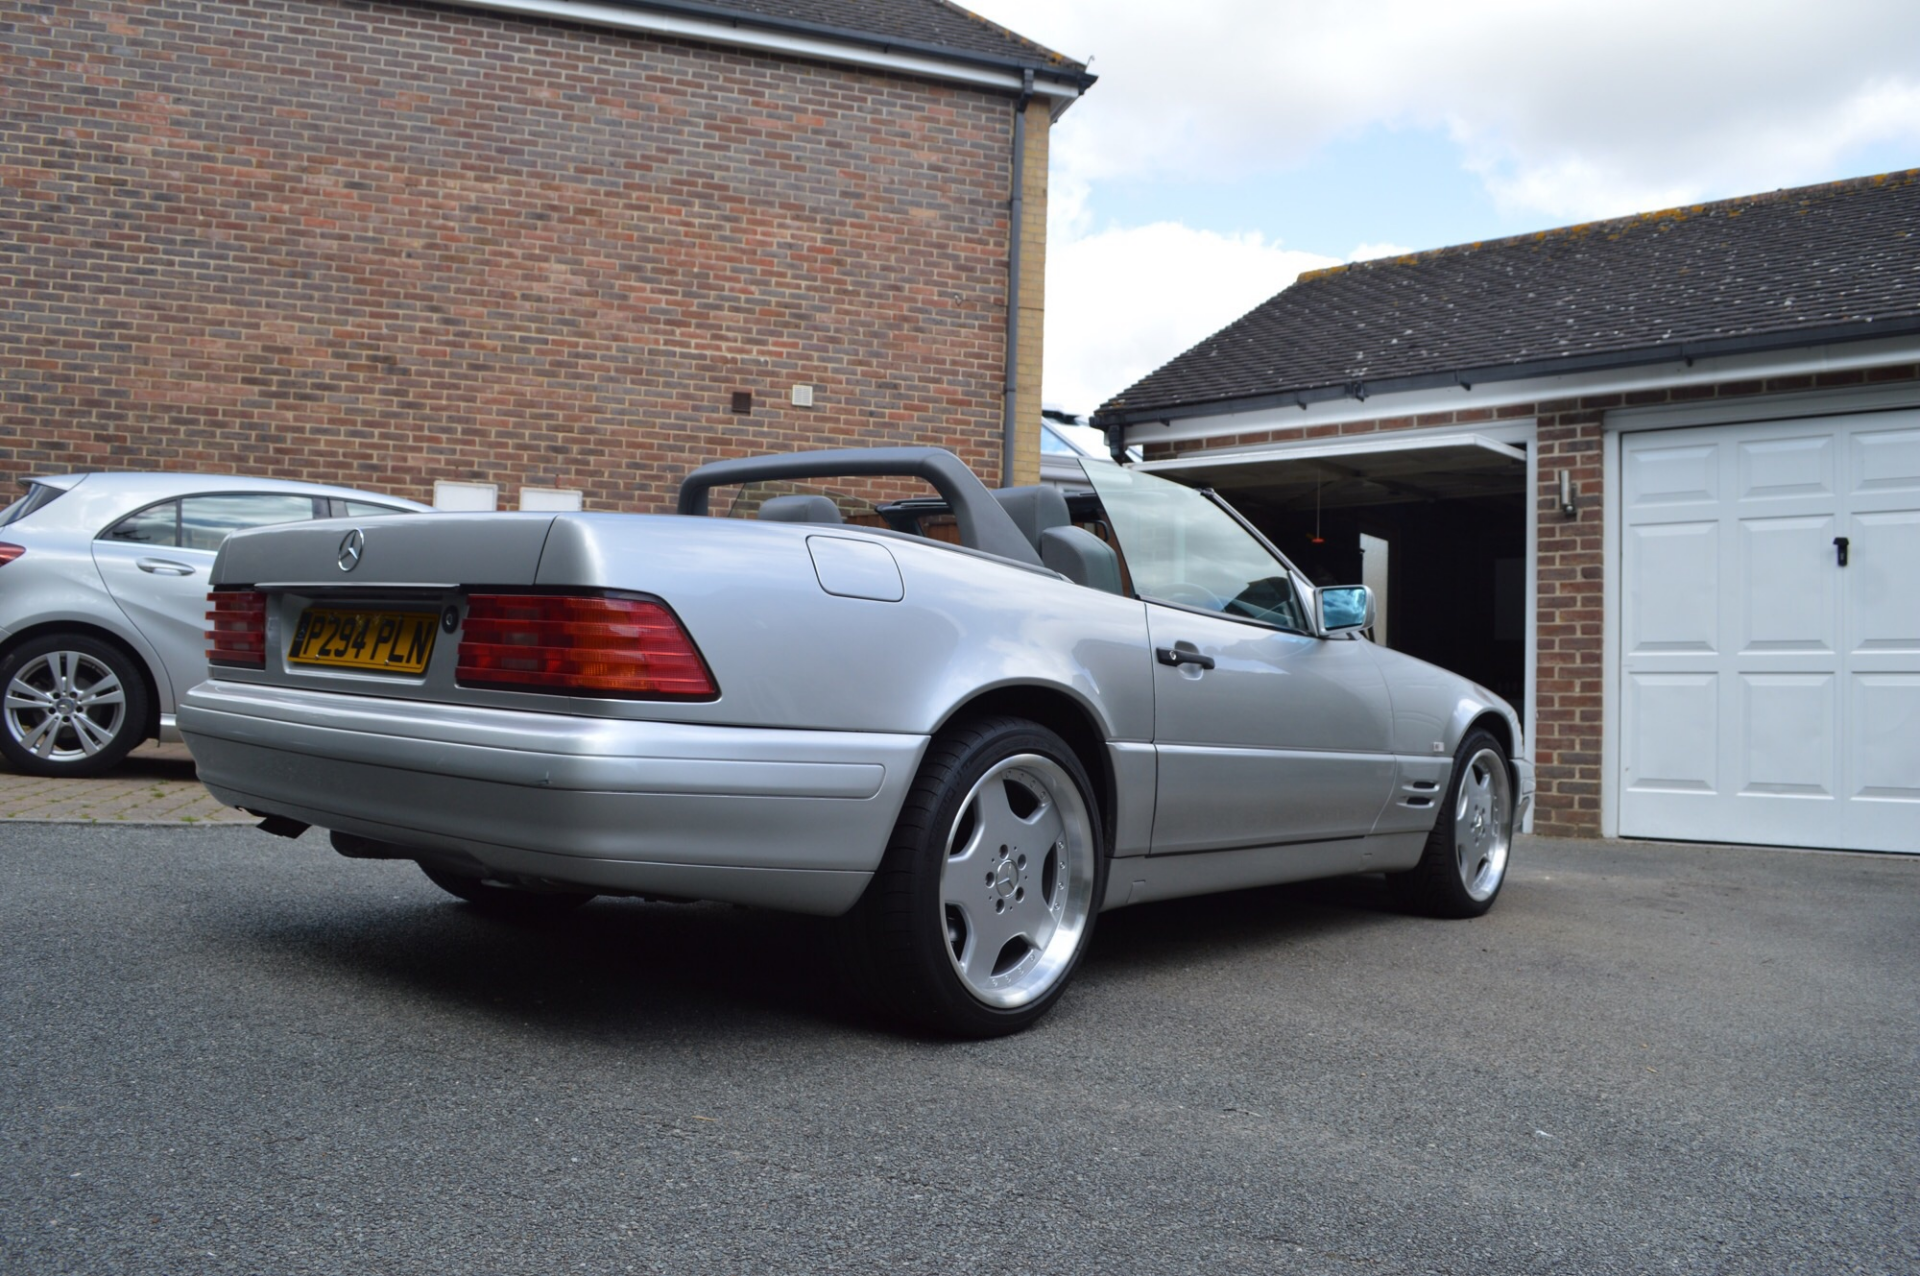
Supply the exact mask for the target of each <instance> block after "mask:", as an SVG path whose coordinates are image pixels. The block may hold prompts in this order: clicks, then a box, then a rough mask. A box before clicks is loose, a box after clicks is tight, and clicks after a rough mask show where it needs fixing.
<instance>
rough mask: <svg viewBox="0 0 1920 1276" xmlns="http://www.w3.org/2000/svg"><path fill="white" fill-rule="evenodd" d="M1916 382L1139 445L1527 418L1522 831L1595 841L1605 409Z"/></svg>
mask: <svg viewBox="0 0 1920 1276" xmlns="http://www.w3.org/2000/svg"><path fill="white" fill-rule="evenodd" d="M1912 380H1920V365H1913V364H1908V365H1902V366H1896V367H1888V368H1880V369H1875V370H1872V371H1852V372H1831V373H1823V374H1821V375H1819V376H1796V377H1776V378H1772V379H1770V380H1765V381H1761V380H1749V381H1730V382H1723V383H1721V384H1718V385H1699V386H1676V387H1673V388H1671V389H1660V390H1645V391H1637V392H1635V393H1631V394H1608V395H1597V396H1591V397H1587V398H1579V399H1553V400H1542V401H1540V402H1536V403H1516V404H1511V405H1509V406H1506V407H1502V408H1498V409H1484V408H1482V409H1472V410H1462V411H1458V412H1435V413H1429V414H1426V415H1422V416H1402V417H1383V418H1380V419H1377V420H1368V421H1349V422H1344V423H1342V424H1339V425H1318V426H1309V427H1305V428H1297V429H1291V430H1289V429H1274V430H1258V431H1250V432H1247V433H1242V434H1234V435H1222V436H1218V437H1215V438H1210V439H1207V440H1205V441H1204V442H1200V443H1184V444H1165V443H1157V444H1149V445H1147V447H1146V449H1145V455H1146V459H1148V460H1159V459H1162V458H1164V457H1170V456H1181V455H1192V454H1194V453H1195V452H1199V451H1204V450H1206V449H1207V448H1218V447H1236V446H1246V445H1249V444H1257V443H1288V442H1295V441H1298V440H1301V439H1308V438H1329V437H1335V436H1340V435H1359V434H1375V433H1379V432H1381V431H1387V430H1407V429H1418V428H1428V427H1434V426H1450V425H1459V426H1471V425H1484V424H1487V423H1489V422H1498V421H1515V420H1529V419H1530V420H1533V421H1534V422H1535V426H1536V434H1535V441H1536V447H1537V448H1538V451H1539V462H1538V466H1537V472H1538V475H1539V490H1538V491H1537V492H1535V493H1534V511H1535V514H1534V517H1535V520H1536V525H1537V529H1538V533H1539V535H1538V542H1537V543H1538V547H1539V588H1538V616H1539V638H1538V660H1537V664H1536V667H1535V675H1534V676H1535V681H1534V689H1535V695H1536V700H1535V710H1536V719H1537V720H1536V722H1535V725H1534V746H1533V747H1534V763H1535V765H1536V766H1537V768H1538V776H1537V778H1538V781H1539V794H1538V797H1537V798H1536V800H1535V813H1534V830H1535V831H1536V832H1539V833H1546V834H1552V835H1559V836H1569V837H1597V836H1598V835H1599V833H1600V783H1601V775H1600V738H1601V712H1602V711H1601V695H1602V691H1601V684H1602V680H1603V678H1604V676H1605V675H1604V670H1603V664H1602V661H1603V653H1602V648H1603V643H1604V633H1605V625H1606V611H1605V607H1604V603H1603V590H1604V588H1605V580H1604V576H1605V567H1604V562H1605V559H1604V547H1603V545H1602V523H1603V504H1602V502H1603V498H1604V496H1605V492H1604V490H1603V483H1602V475H1601V452H1600V439H1601V432H1602V426H1603V423H1604V420H1605V416H1606V413H1607V412H1608V411H1610V410H1612V409H1615V408H1630V407H1647V406H1652V405H1656V404H1662V403H1692V402H1698V401H1700V400H1706V399H1735V398H1741V397H1747V396H1754V395H1761V394H1789V393H1799V392H1804V391H1807V390H1818V389H1827V388H1835V387H1842V386H1855V385H1865V384H1869V383H1876V382H1890V381H1912ZM1561 470H1566V471H1567V472H1568V473H1569V474H1570V476H1571V477H1572V480H1573V485H1574V489H1575V493H1576V501H1575V504H1576V513H1575V516H1574V517H1573V518H1571V519H1568V518H1564V517H1562V516H1561V513H1560V493H1559V472H1560V471H1561Z"/></svg>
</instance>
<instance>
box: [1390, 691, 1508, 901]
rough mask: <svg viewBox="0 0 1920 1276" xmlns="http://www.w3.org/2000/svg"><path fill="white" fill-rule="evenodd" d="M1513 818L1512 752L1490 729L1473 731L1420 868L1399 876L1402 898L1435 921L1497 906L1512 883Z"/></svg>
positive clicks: (1456, 761)
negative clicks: (1503, 888) (1509, 879)
mask: <svg viewBox="0 0 1920 1276" xmlns="http://www.w3.org/2000/svg"><path fill="white" fill-rule="evenodd" d="M1513 820H1514V802H1513V767H1512V766H1511V765H1510V764H1509V763H1508V761H1507V752H1506V750H1505V749H1504V748H1503V747H1501V744H1500V741H1499V740H1497V739H1495V738H1494V736H1493V734H1492V733H1491V732H1488V731H1483V730H1479V729H1477V728H1476V729H1475V730H1472V731H1469V732H1467V738H1466V739H1464V740H1462V741H1461V742H1460V747H1459V749H1458V750H1456V751H1455V752H1454V755H1453V777H1452V779H1451V780H1449V781H1448V783H1447V799H1446V803H1445V805H1444V806H1442V807H1441V810H1440V818H1439V819H1438V820H1436V821H1435V822H1434V826H1433V832H1432V833H1430V834H1429V835H1428V836H1427V846H1426V850H1425V851H1424V852H1422V854H1421V856H1420V863H1419V864H1417V865H1415V866H1414V867H1413V868H1412V869H1411V870H1410V871H1408V872H1406V873H1402V874H1400V875H1399V877H1398V878H1396V879H1395V884H1396V885H1397V886H1398V888H1399V893H1400V898H1401V900H1402V901H1403V902H1404V903H1405V904H1406V905H1407V906H1408V907H1410V908H1412V909H1413V910H1415V911H1416V912H1421V913H1425V914H1426V915H1427V916H1429V917H1478V916H1480V915H1481V914H1482V913H1484V912H1486V911H1487V910H1488V909H1489V908H1492V907H1493V901H1494V900H1495V899H1496V898H1497V897H1498V896H1499V894H1500V887H1501V886H1502V885H1504V884H1505V883H1506V880H1507V865H1508V863H1509V861H1510V859H1511V856H1512V851H1513Z"/></svg>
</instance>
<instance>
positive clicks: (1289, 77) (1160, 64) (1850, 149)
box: [963, 0, 1920, 411]
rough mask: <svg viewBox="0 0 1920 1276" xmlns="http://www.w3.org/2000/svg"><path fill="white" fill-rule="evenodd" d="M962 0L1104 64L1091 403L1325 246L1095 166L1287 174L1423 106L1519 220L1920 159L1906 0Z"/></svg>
mask: <svg viewBox="0 0 1920 1276" xmlns="http://www.w3.org/2000/svg"><path fill="white" fill-rule="evenodd" d="M963 3H968V4H969V5H970V6H971V7H973V8H975V9H978V10H979V11H980V12H982V13H983V14H985V15H986V16H988V17H990V18H992V19H994V20H996V21H999V22H1003V23H1005V24H1007V25H1008V26H1010V27H1012V28H1013V29H1014V30H1016V31H1019V32H1020V33H1021V34H1023V35H1026V36H1029V37H1031V38H1033V39H1035V40H1038V41H1040V42H1041V43H1043V44H1046V45H1048V46H1049V47H1051V48H1054V49H1056V50H1058V51H1060V52H1062V53H1066V54H1068V55H1070V56H1073V57H1076V58H1081V59H1086V58H1089V57H1091V58H1092V59H1093V61H1092V68H1091V69H1092V70H1093V71H1094V73H1095V74H1097V75H1098V76H1100V83H1099V84H1097V85H1096V86H1095V87H1094V88H1093V90H1092V91H1091V92H1090V93H1089V94H1088V96H1087V98H1086V100H1085V101H1082V102H1079V103H1076V104H1075V105H1074V107H1073V109H1072V110H1071V111H1069V112H1068V113H1067V115H1066V116H1065V117H1063V118H1062V119H1061V120H1060V121H1059V122H1058V123H1057V124H1056V126H1055V127H1054V129H1053V131H1052V155H1053V181H1052V192H1051V205H1050V215H1049V230H1050V244H1049V266H1048V274H1047V279H1048V284H1047V291H1048V320H1047V385H1046V390H1045V398H1046V400H1047V402H1048V403H1049V405H1051V406H1059V407H1064V408H1068V409H1070V410H1074V411H1086V410H1089V409H1091V408H1092V407H1093V406H1095V405H1096V404H1098V403H1099V402H1101V401H1103V400H1105V399H1106V398H1108V397H1110V396H1112V395H1113V394H1116V393H1118V392H1119V391H1121V390H1123V389H1125V388H1126V387H1127V386H1128V385H1130V384H1132V383H1133V381H1134V380H1136V379H1138V378H1139V377H1140V376H1143V375H1145V374H1146V373H1147V372H1150V371H1152V370H1153V369H1154V368H1156V367H1158V366H1159V365H1160V364H1162V363H1164V362H1165V361H1166V360H1167V359H1169V358H1171V357H1173V356H1174V355H1176V354H1178V353H1180V352H1181V351H1182V350H1184V349H1186V348H1187V347H1188V346H1190V345H1192V344H1193V343H1194V342H1196V341H1198V340H1200V339H1201V338H1202V337H1205V336H1207V335H1208V334H1209V333H1211V332H1213V331H1216V330H1217V329H1219V328H1220V327H1222V326H1223V325H1225V324H1226V323H1229V322H1231V321H1232V320H1233V319H1235V318H1237V317H1238V316H1239V315H1240V314H1242V313H1244V312H1245V311H1246V310H1247V309H1249V308H1251V307H1252V306H1254V305H1257V304H1258V303H1259V302H1261V301H1262V300H1264V299H1265V298H1267V297H1269V296H1271V295H1272V294H1273V293H1274V292H1276V291H1278V290H1279V288H1281V287H1282V286H1284V285H1285V284H1286V283H1288V282H1290V281H1291V280H1292V278H1293V276H1294V275H1295V274H1296V273H1298V271H1300V270H1301V269H1303V268H1310V267H1312V266H1318V265H1326V264H1332V260H1331V259H1328V258H1321V257H1317V256H1314V255H1312V254H1308V253H1300V252H1292V251H1288V250H1286V249H1283V248H1282V247H1280V246H1279V244H1278V242H1276V241H1274V240H1272V239H1271V238H1267V237H1263V236H1262V235H1260V234H1257V233H1242V234H1237V235H1220V234H1211V233H1207V232H1204V231H1200V230H1196V229H1192V228H1189V227H1185V226H1179V225H1173V224H1161V225H1153V226H1132V227H1129V226H1125V225H1123V224H1120V223H1119V222H1118V221H1117V220H1116V219H1115V217H1114V215H1113V212H1112V210H1111V208H1103V207H1102V203H1101V190H1102V185H1103V183H1108V182H1114V181H1119V180H1125V181H1127V182H1130V183H1133V184H1135V185H1138V184H1140V183H1143V182H1145V183H1160V184H1163V185H1164V186H1167V187H1170V188H1172V189H1177V184H1178V183H1180V182H1182V181H1188V180H1201V181H1207V182H1220V181H1223V180H1226V181H1235V180H1237V181H1239V182H1240V183H1242V184H1243V185H1245V184H1249V183H1258V182H1261V181H1263V180H1268V181H1271V180H1285V178H1284V177H1283V176H1280V175H1284V174H1286V173H1287V172H1288V171H1289V170H1291V169H1295V168H1297V167H1299V166H1300V165H1301V164H1303V163H1304V162H1305V161H1306V160H1307V159H1309V158H1311V157H1313V156H1315V155H1319V154H1323V153H1324V154H1337V153H1338V148H1339V147H1340V145H1341V144H1342V143H1343V142H1347V141H1352V140H1353V139H1356V138H1360V137H1362V136H1364V135H1366V134H1368V132H1369V131H1370V130H1378V129H1383V128H1384V129H1389V130H1408V129H1411V130H1418V131H1419V132H1421V133H1424V134H1429V135H1433V136H1435V137H1446V138H1449V139H1451V142H1452V144H1453V146H1454V148H1455V150H1456V154H1455V156H1454V158H1455V159H1456V160H1457V162H1458V163H1459V164H1460V165H1461V167H1462V169H1463V170H1464V171H1465V172H1466V173H1468V174H1471V175H1472V177H1473V178H1474V179H1476V180H1478V181H1479V182H1480V183H1481V184H1482V186H1483V187H1484V189H1485V190H1486V191H1487V193H1488V195H1489V196H1490V198H1491V199H1492V201H1493V203H1494V206H1495V208H1496V209H1497V210H1498V211H1499V212H1500V213H1501V214H1502V215H1503V216H1504V217H1506V218H1508V219H1510V223H1511V220H1520V221H1524V222H1529V223H1531V224H1532V225H1535V226H1546V225H1553V224H1564V223H1567V222H1576V221H1588V220H1594V219H1598V218H1603V217H1610V216H1617V215H1621V214H1626V213H1631V212H1639V211H1647V210H1651V209H1657V208H1664V207H1670V206H1673V205H1676V204H1688V203H1694V202H1698V201H1700V200H1704V199H1716V198H1722V197H1725V196H1730V195H1739V194H1746V193H1750V192H1756V191H1763V190H1772V189H1776V188H1778V187H1783V186H1795V185H1801V184H1805V183H1809V182H1816V181H1824V180H1831V179H1833V178H1836V177H1842V176H1848V175H1852V174H1850V173H1849V171H1848V169H1847V167H1846V165H1847V164H1849V163H1851V162H1853V159H1852V157H1853V156H1855V155H1857V154H1858V153H1859V152H1860V151H1861V150H1862V149H1863V148H1866V147H1870V146H1877V147H1881V148H1897V147H1901V146H1905V147H1910V148H1912V151H1911V153H1912V154H1913V156H1914V160H1913V161H1912V162H1920V61H1916V59H1915V57H1914V51H1915V50H1916V49H1920V4H1914V3H1913V2H1912V0H1827V2H1826V3H1824V4H1821V5H1812V4H1807V3H1804V0H1738V2H1737V3H1736V0H1691V2H1690V3H1684V4H1676V3H1673V2H1672V0H1609V3H1606V4H1600V3H1597V2H1595V0H1582V2H1569V3H1558V4H1552V5H1545V4H1540V3H1538V0H1451V2H1450V3H1447V4H1435V3H1433V0H1347V2H1345V3H1340V4H1329V3H1326V0H1206V2H1205V3H1198V4H1187V5H1178V6H1175V5H1169V4H1167V3H1165V0H963ZM1882 153H1884V149H1883V152H1882ZM1413 194H1415V195H1416V196H1417V192H1413ZM1326 195H1327V198H1328V199H1329V200H1337V199H1338V198H1339V196H1340V192H1339V191H1338V190H1333V189H1330V190H1328V191H1327V192H1326ZM1161 207H1163V208H1164V207H1165V203H1164V201H1163V202H1162V204H1161ZM1200 216H1201V214H1200V212H1199V210H1196V214H1195V219H1196V220H1199V218H1200ZM1510 223H1509V224H1510ZM1408 224H1409V231H1408V233H1409V234H1413V233H1417V232H1418V229H1419V225H1418V214H1417V211H1414V210H1411V209H1410V212H1409V219H1408ZM1253 229H1254V228H1252V227H1248V228H1246V230H1247V231H1249V232H1251V231H1252V230H1253ZM1265 229H1267V230H1269V231H1271V230H1273V229H1276V228H1274V227H1266V228H1265ZM1488 230H1489V232H1490V233H1503V232H1501V231H1500V230H1499V229H1498V228H1496V227H1489V228H1488ZM1422 246H1424V247H1432V246H1435V245H1432V244H1423V245H1422ZM1404 251H1406V250H1405V249H1403V248H1402V247H1401V246H1400V245H1398V244H1391V243H1362V244H1359V245H1356V246H1355V247H1354V249H1353V251H1352V252H1351V253H1350V254H1349V258H1348V259H1349V260H1356V261H1357V260H1364V259H1366V258H1369V257H1373V256H1381V255H1394V254H1398V253H1400V252H1404Z"/></svg>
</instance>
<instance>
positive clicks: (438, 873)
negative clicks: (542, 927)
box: [420, 862, 593, 921]
mask: <svg viewBox="0 0 1920 1276" xmlns="http://www.w3.org/2000/svg"><path fill="white" fill-rule="evenodd" d="M420 871H421V872H423V873H425V874H426V875H427V880H428V881H430V882H432V883H433V884H434V885H435V886H438V887H439V888H440V889H441V890H443V891H445V892H447V894H449V895H457V896H459V897H460V898H461V899H463V900H465V901H467V903H469V904H471V905H473V907H474V909H475V910H476V911H478V912H482V913H485V914H486V915H487V916H489V917H498V918H500V919H502V920H504V921H541V920H544V919H547V918H551V917H559V916H562V915H563V914H566V913H570V912H572V911H573V910H574V909H576V908H578V907H580V906H581V905H582V904H584V903H586V902H587V901H588V900H590V899H592V898H593V892H592V891H539V890H528V889H525V888H523V887H518V886H502V885H500V884H499V883H496V882H489V881H486V880H484V879H482V878H479V877H475V876H471V875H469V874H465V873H455V872H452V871H450V870H448V869H444V868H438V867H435V866H433V865H430V864H427V863H425V862H420Z"/></svg>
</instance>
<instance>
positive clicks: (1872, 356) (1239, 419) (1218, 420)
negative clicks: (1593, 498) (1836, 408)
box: [1127, 337, 1920, 447]
mask: <svg viewBox="0 0 1920 1276" xmlns="http://www.w3.org/2000/svg"><path fill="white" fill-rule="evenodd" d="M1915 362H1920V338H1915V337H1891V338H1888V339H1886V340H1883V341H1849V342H1845V343H1843V344H1839V345H1830V346H1807V347H1803V348H1800V349H1786V350H1769V351H1763V352H1757V353H1754V354H1741V355H1726V356H1722V357H1718V358H1711V359H1695V360H1694V361H1693V366H1692V367H1688V366H1687V365H1686V363H1685V361H1684V360H1681V359H1677V358H1676V359H1672V360H1669V361H1668V362H1665V363H1650V364H1644V365H1640V366H1637V367H1631V368H1612V369H1603V370H1599V371H1594V372H1577V373H1569V374H1567V375H1565V376H1554V377H1534V378H1531V379H1529V380H1525V381H1482V382H1476V383H1474V386H1473V388H1472V389H1470V390H1469V389H1464V388H1462V387H1459V386H1442V387H1438V388H1435V389H1431V390H1409V391H1406V392H1404V393H1399V394H1373V395H1370V396H1368V397H1367V398H1365V399H1327V400H1325V401H1322V402H1319V403H1309V404H1308V405H1307V406H1306V407H1305V408H1298V407H1292V406H1288V405H1277V406H1274V407H1266V408H1259V409H1257V410H1254V411H1250V412H1222V413H1219V414H1216V415H1212V416H1195V417H1180V418H1177V419H1175V420H1174V421H1172V422H1171V423H1170V424H1167V425H1161V424H1160V423H1159V422H1156V421H1145V422H1141V423H1140V424H1138V425H1130V426H1128V427H1127V444H1128V446H1130V447H1133V446H1138V445H1140V444H1143V443H1185V442H1194V441H1201V440H1206V439H1211V438H1219V437H1221V436H1224V435H1233V434H1247V433H1251V432H1254V431H1258V430H1297V429H1304V428H1306V427H1308V426H1315V425H1341V424H1345V423H1347V422H1350V421H1377V420H1381V419H1384V418H1387V417H1414V416H1423V415H1426V414H1428V413H1433V412H1461V411H1471V410H1473V409H1476V408H1503V407H1510V406H1512V405H1514V404H1516V403H1536V402H1540V401H1542V400H1547V399H1575V398H1584V397H1590V396H1594V395H1603V394H1631V393H1633V392H1634V391H1636V390H1661V389H1667V388H1669V387H1673V386H1686V385H1711V384H1713V383H1714V382H1716V381H1748V380H1753V379H1755V378H1760V379H1767V378H1772V377H1793V376H1808V375H1814V374H1818V373H1822V372H1848V371H1853V370H1855V369H1863V368H1881V367H1888V366H1891V365H1894V364H1902V363H1915ZM1452 428H1455V429H1457V428H1458V427H1452ZM1474 429H1475V431H1476V432H1478V433H1482V434H1487V435H1492V436H1494V437H1498V432H1497V431H1496V430H1495V429H1492V428H1489V426H1487V425H1478V424H1477V425H1475V426H1474ZM1262 446H1265V445H1262Z"/></svg>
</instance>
